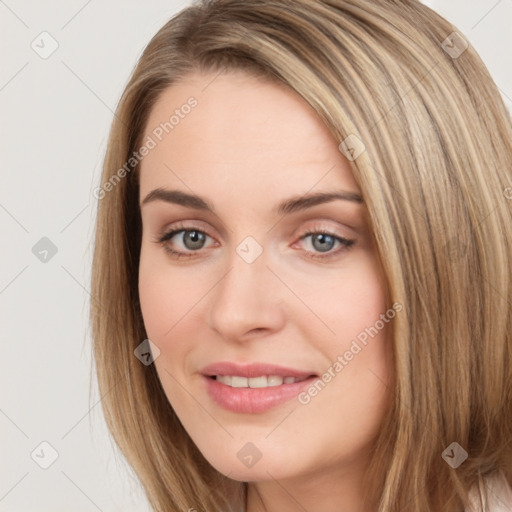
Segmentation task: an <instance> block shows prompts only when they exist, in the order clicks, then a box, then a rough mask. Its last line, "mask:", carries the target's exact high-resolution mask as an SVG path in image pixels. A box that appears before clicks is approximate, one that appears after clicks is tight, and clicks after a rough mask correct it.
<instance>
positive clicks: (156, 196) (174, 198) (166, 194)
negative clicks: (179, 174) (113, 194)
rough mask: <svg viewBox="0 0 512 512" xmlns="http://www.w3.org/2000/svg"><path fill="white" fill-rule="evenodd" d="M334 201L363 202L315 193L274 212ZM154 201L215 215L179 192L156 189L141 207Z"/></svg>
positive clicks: (339, 194) (195, 198)
mask: <svg viewBox="0 0 512 512" xmlns="http://www.w3.org/2000/svg"><path fill="white" fill-rule="evenodd" d="M334 200H342V201H350V202H354V203H359V204H362V202H363V200H362V198H361V196H360V195H359V194H356V193H355V192H348V191H337V192H316V193H314V194H309V195H302V196H295V197H291V198H290V199H287V200H286V201H283V202H282V203H280V204H279V205H278V206H277V207H276V208H275V209H274V211H275V213H277V214H278V215H287V214H290V213H294V212H297V211H300V210H305V209H307V208H312V207H313V206H317V205H319V204H324V203H329V202H331V201H334ZM154 201H164V202H166V203H172V204H177V205H180V206H185V207H188V208H193V209H195V210H202V211H207V212H211V213H214V214H215V209H214V208H213V206H212V205H210V204H209V203H208V202H207V201H206V200H205V199H203V198H202V197H199V196H196V195H194V194H188V193H186V192H182V191H180V190H168V189H164V188H156V189H154V190H152V191H151V192H150V193H149V194H148V195H147V196H146V197H145V198H144V200H143V201H142V206H144V205H145V204H148V203H151V202H154Z"/></svg>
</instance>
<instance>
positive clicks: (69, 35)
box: [0, 0, 512, 512]
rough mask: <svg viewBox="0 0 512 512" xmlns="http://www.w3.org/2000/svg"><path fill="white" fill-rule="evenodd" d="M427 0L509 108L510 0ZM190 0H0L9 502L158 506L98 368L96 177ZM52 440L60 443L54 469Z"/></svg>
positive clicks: (28, 507)
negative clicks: (42, 246) (113, 423)
mask: <svg viewBox="0 0 512 512" xmlns="http://www.w3.org/2000/svg"><path fill="white" fill-rule="evenodd" d="M426 3H427V4H428V5H429V6H430V7H433V8H434V9H436V10H437V11H438V12H439V13H440V14H442V15H443V16H445V17H446V18H448V19H449V20H450V21H452V22H453V23H454V24H455V25H456V26H457V27H458V28H459V29H460V31H461V32H462V33H463V34H464V35H465V36H466V37H467V38H468V39H469V41H470V42H471V43H472V44H473V45H474V46H475V48H476V49H477V51H478V52H479V53H480V54H481V56H482V58H483V60H484V61H485V62H486V64H487V65H488V67H489V69H490V71H491V74H492V75H493V77H494V79H495V81H496V83H497V85H498V87H499V88H500V90H501V92H502V94H503V97H504V99H505V101H506V103H507V106H508V108H509V110H512V99H511V98H512V65H511V62H510V55H511V54H512V32H511V31H510V27H511V26H512V0H499V1H488V0H474V1H472V2H465V1H464V0H449V1H447V0H445V1H442V0H437V1H435V0H432V1H429V2H426ZM187 5H189V2H187V1H185V2H178V1H170V0H166V1H164V0H153V1H151V2H142V1H135V0H129V1H127V0H124V1H121V0H108V1H103V2H100V1H99V0H89V1H85V0H73V1H68V2H65V1H64V0H55V1H47V2H41V1H35V0H30V1H21V0H5V1H2V0H0V52H1V63H2V66H1V69H0V108H1V120H2V122H1V128H0V129H1V132H0V144H1V146H0V149H1V168H2V170H1V173H0V177H1V184H0V222H1V226H2V238H1V248H2V250H1V258H2V260H1V261H2V265H1V267H0V311H1V323H0V329H1V338H0V340H1V350H2V352H1V354H2V357H1V369H0V372H1V398H0V429H1V452H0V456H1V460H2V465H1V470H0V510H1V511H3V512H8V511H9V512H25V511H26V512H33V511H37V512H46V511H51V512H54V511H64V510H66V511H69V510H73V511H74V512H82V511H83V512H89V511H92V512H94V511H97V510H100V511H103V512H113V511H124V512H131V511H138V512H144V511H147V510H149V506H148V504H147V502H146V501H145V498H144V497H143V493H142V491H141V489H140V488H139V487H138V484H137V483H136V480H135V479H134V477H133V474H132V473H131V471H130V470H129V468H127V467H126V465H125V463H124V462H123V460H122V459H121V458H120V457H119V455H118V454H117V452H116V450H115V448H114V447H113V446H112V444H111V442H110V440H109V437H108V434H107V430H106V427H105V425H104V420H103V417H102V414H101V405H100V403H99V401H100V396H99V393H98V391H97V388H96V382H95V379H94V374H91V370H90V369H91V341H90V328H89V325H88V307H89V306H88V302H89V299H90V297H89V291H88V290H89V280H90V266H91V254H92V253H91V250H92V241H93V234H94V220H95V214H96V210H95V209H96V205H97V201H96V199H95V198H94V196H93V195H92V190H93V189H94V187H96V186H97V185H98V183H99V178H100V172H101V164H102V159H103V157H104V154H105V146H106V140H107V135H108V130H109V127H110V122H111V120H112V117H113V111H114V110H115V107H116V104H117V101H118V100H119V97H120V94H121V92H122V89H123V87H124V85H125V83H126V81H127V79H128V76H129V74H130V73H131V71H132V69H133V67H134V65H135V63H136V60H137V58H138V57H139V55H140V54H141V52H142V50H143V49H144V47H145V46H146V44H147V43H148V42H149V40H150V39H151V37H152V36H153V35H154V34H155V33H156V31H157V30H158V29H159V28H160V27H161V26H162V25H163V24H164V23H165V22H166V21H167V20H168V19H169V18H170V17H171V16H172V15H173V14H174V13H176V12H178V11H179V10H181V9H182V8H183V7H185V6H187ZM43 31H47V32H49V33H50V34H51V36H52V37H53V38H54V39H55V40H56V41H57V42H58V48H57V50H56V51H55V52H54V53H53V54H52V55H51V56H49V57H48V58H47V59H43V58H41V57H40V56H39V55H38V53H36V51H34V50H33V49H32V47H31V44H32V41H34V40H35V43H34V44H39V47H40V49H39V51H43V48H41V47H42V45H43V43H41V42H40V41H41V37H47V36H40V34H41V32H43ZM44 48H45V49H46V50H48V49H49V48H50V39H45V43H44ZM43 237H47V238H49V239H50V240H51V242H52V243H53V244H54V245H55V246H56V248H57V253H56V254H55V255H54V256H53V257H50V256H51V253H50V254H49V255H48V256H47V260H48V261H46V262H42V261H40V259H38V258H37V257H36V255H35V254H34V253H33V250H32V248H33V247H34V246H35V245H36V243H38V242H39V240H40V239H41V238H43ZM41 256H44V254H42V255H41ZM91 375H92V377H93V378H92V379H91ZM43 441H45V442H47V443H50V445H51V446H52V447H53V449H55V450H56V452H57V453H58V458H57V459H56V460H55V462H54V463H53V464H52V465H51V466H49V467H48V468H47V469H43V468H41V467H40V465H39V464H43V465H44V464H45V463H46V464H48V463H50V462H51V461H52V449H51V448H48V447H47V446H45V445H42V446H41V445H40V443H41V442H43ZM34 450H35V451H34ZM31 453H33V458H32V457H31Z"/></svg>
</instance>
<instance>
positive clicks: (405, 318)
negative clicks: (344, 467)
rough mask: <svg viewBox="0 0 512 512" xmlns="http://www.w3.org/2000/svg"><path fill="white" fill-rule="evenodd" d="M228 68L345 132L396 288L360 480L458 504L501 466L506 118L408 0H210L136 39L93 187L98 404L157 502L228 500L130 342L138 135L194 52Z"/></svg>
mask: <svg viewBox="0 0 512 512" xmlns="http://www.w3.org/2000/svg"><path fill="white" fill-rule="evenodd" d="M234 69H243V70H245V71H247V73H251V74H253V75H254V76H261V77H266V78H267V79H268V80H271V81H273V82H275V83H278V84H283V85H284V86H286V87H289V88H290V89H291V90H293V91H295V92H296V93H297V94H299V95H300V96H301V97H302V98H303V99H304V100H305V101H306V102H307V103H308V104H309V105H311V106H312V107H313V108H314V109H315V111H316V112H317V114H318V115H319V116H320V118H321V119H322V120H323V122H324V123H325V125H326V126H327V127H328V129H329V130H330V132H331V133H332V134H333V136H334V137H335V138H336V140H337V141H338V142H339V143H340V150H341V151H343V152H344V154H345V155H346V156H347V159H348V161H349V163H350V166H351V169H352V172H353V175H354V178H355V180H356V182H357V184H358V186H359V187H360V190H361V193H362V197H363V201H364V203H365V204H366V206H367V209H368V213H369V221H370V227H371V230H372V232H373V236H374V238H375V241H376V246H377V251H378V254H379V257H380V260H381V262H382V265H383V270H384V273H385V277H386V282H387V294H388V297H389V301H390V303H394V302H399V303H401V304H402V305H403V311H402V312H401V314H400V315H397V317H396V318H395V319H394V323H393V329H392V331H391V343H392V347H393V359H394V363H393V364H394V368H393V374H394V376H395V379H394V384H393V388H392V389H390V393H391V394H392V401H391V402H392V403H391V406H390V407H389V410H388V412H387V414H386V416H385V418H384V420H383V424H382V428H381V430H380V432H379V436H378V439H377V440H376V442H375V447H374V450H373V457H372V460H371V462H370V465H369V466H368V468H367V474H366V480H365V481H366V488H367V490H368V498H371V499H372V500H374V501H375V502H376V503H378V504H379V505H378V512H396V511H400V510H407V511H408V512H459V511H460V510H462V508H463V507H464V506H466V505H467V502H468V501H467V500H468V493H469V491H470V489H472V488H474V487H476V488H482V489H484V490H485V485H484V484H485V482H487V481H489V479H491V478H493V477H497V476H498V475H504V477H505V478H506V480H507V481H508V483H509V484H510V485H512V467H511V461H512V442H511V439H512V316H511V304H512V278H511V272H510V262H511V261H512V171H511V169H512V142H511V141H512V126H511V119H510V115H509V113H508V111H507V110H506V107H505V105H504V103H503V101H502V98H501V96H500V94H499V92H498V89H497V87H496V85H495V84H494V82H493V81H492V79H491V77H490V76H489V73H488V71H487V69H486V67H485V66H484V64H483V63H482V61H481V59H480V58H479V56H478V55H477V54H476V52H475V50H474V49H473V48H472V46H471V45H468V43H467V41H466V40H465V38H464V36H463V35H462V34H460V33H459V32H457V29H456V28H455V27H454V26H453V25H451V24H450V23H449V22H448V21H446V20H445V19H443V18H442V17H441V16H439V15H438V14H436V13H435V12H434V11H432V10H430V9H429V8H427V7H426V6H424V5H423V4H421V3H420V2H418V1H416V0H403V1H398V0H322V1H320V0H318V1H311V0H309V1H308V0H251V1H250V2H249V1H247V0H218V1H215V0H203V1H197V2H195V3H194V4H193V5H192V6H190V7H188V8H186V9H184V10H182V11H181V12H179V13H178V14H177V15H175V16H174V17H173V18H172V19H171V20H170V21H168V22H167V23H166V24H165V25H164V26H163V27H162V28H161V29H160V30H159V31H158V33H157V34H156V35H155V36H154V37H153V39H152V40H151V41H150V42H149V44H148V45H147V47H146V48H145V50H144V52H143V53H142V55H141V57H140V59H139V61H138V63H137V65H136V67H135V69H134V71H133V73H132V75H131V77H130V79H129V81H128V84H127V85H126V88H125V90H124V92H123V94H122V96H121V99H120V101H119V104H118V107H117V110H116V114H115V117H114V119H113V122H112V127H111V132H110V138H109V141H108V147H107V152H106V156H105V161H104V167H103V174H102V177H101V184H100V186H99V187H98V189H96V191H95V196H96V197H97V198H98V211H97V226H96V239H95V247H94V260H93V269H92V292H91V293H92V300H91V323H92V335H93V348H94V356H95V363H96V366H97V374H98V382H99V388H100V392H101V394H102V395H103V400H102V406H103V410H104V414H105V418H106V421H107V425H108V427H109V429H110V432H111V433H112V436H113V438H114V440H115V442H116V443H117V445H118V446H119V448H120V450H121V451H122V453H123V454H124V456H125V457H126V459H127V461H128V462H129V464H130V465H131V466H132V467H133V468H134V470H135V472H136V474H137V475H138V477H139V479H140V481H141V483H142V485H143V487H144V489H145V492H146V495H147V497H148V499H149V501H150V503H151V505H152V507H153V508H154V510H155V511H157V512H169V511H180V512H184V511H188V510H189V509H190V508H195V509H196V510H198V511H199V510H205V511H208V512H225V511H236V512H239V511H240V510H242V509H243V506H244V500H245V496H246V491H247V483H245V482H236V481H233V480H231V479H229V478H228V477H226V476H224V475H222V474H220V473H219V472H218V471H217V470H215V469H214V468H213V467H212V466H211V465H210V464H209V463H208V462H207V461H206V460H205V458H204V457H203V456H202V454H201V453H200V452H199V450H198V449H197V447H196V446H195V445H194V443H193V442H192V440H191V439H190V437H189V436H188V434H187V432H186V431H185V430H184V428H183V426H182V425H181V423H180V421H179V420H178V418H177V416H176V414H175V413H174V411H173V409H172V407H171V405H170V404H169V402H168V400H167V398H166V396H165V393H164V391H163V389H162V387H161V384H160V382H159V379H158V376H157V374H156V370H155V368H154V365H148V366H146V365H144V364H141V362H140V361H139V360H138V359H137V358H136V357H135V356H134V350H135V349H136V347H137V346H139V344H140V343H141V342H142V341H143V340H145V339H146V338H147V336H146V332H145V329H144V323H143V318H142V314H141V310H140V304H139V297H138V265H139V254H140V245H141V216H140V210H139V205H138V199H139V198H138V194H139V163H140V160H139V159H138V152H137V151H138V149H139V148H140V147H141V146H142V145H143V144H144V141H143V140H142V137H143V133H144V130H145V126H146V122H147V119H148V116H149V114H150V111H151V109H152V107H153V105H154V104H155V102H156V101H157V99H158V98H159V97H160V95H161V93H162V91H164V90H165V89H166V88H168V87H169V86H172V85H173V84H175V83H177V82H179V81H180V79H182V78H184V77H185V76H186V75H187V74H189V73H190V72H192V71H200V72H207V71H214V72H219V73H220V72H229V70H234ZM197 101H198V105H197V107H195V108H201V106H200V105H201V99H200V98H198V99H197ZM184 122H186V121H184ZM354 148H355V149H356V152H354ZM135 154H137V157H135V156H134V155H135ZM340 307H342V305H341V304H340ZM453 443H457V444H456V445H455V444H453ZM464 454H466V455H464ZM455 455H456V458H458V459H459V463H457V464H453V463H450V462H451V461H450V459H452V460H455ZM466 456H467V458H465V457H466ZM464 458H465V460H463V462H462V463H460V460H462V459H464ZM482 498H484V496H483V495H482Z"/></svg>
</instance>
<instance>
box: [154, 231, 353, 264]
mask: <svg viewBox="0 0 512 512" xmlns="http://www.w3.org/2000/svg"><path fill="white" fill-rule="evenodd" d="M191 231H195V232H197V233H201V234H202V235H206V236H208V237H210V238H213V237H211V236H210V235H209V234H208V233H206V232H205V231H203V230H201V229H197V228H194V227H190V226H186V227H185V226H183V225H178V226H176V227H175V228H174V229H172V230H171V231H169V232H167V233H164V234H163V235H161V236H159V237H158V238H157V239H156V240H152V241H153V242H154V243H157V244H160V245H162V246H163V248H164V250H165V251H166V252H167V253H168V254H169V255H170V256H171V257H172V258H175V259H183V258H185V259H188V258H193V257H195V256H194V253H198V252H200V249H199V250H197V251H189V252H186V253H185V252H181V251H175V250H174V249H171V248H170V247H169V245H168V244H167V242H168V241H169V240H170V239H172V238H173V237H174V236H175V235H177V234H179V233H187V232H191ZM311 235H313V236H314V235H328V236H330V237H332V238H334V239H335V241H337V242H339V243H340V244H341V245H342V247H341V248H339V249H338V250H336V251H333V252H327V253H325V254H321V253H312V252H311V251H306V252H307V253H308V255H309V257H310V258H312V259H316V260H324V261H325V260H328V259H331V258H333V257H335V256H337V255H338V254H339V253H340V252H342V251H348V250H350V249H351V248H352V246H353V245H354V244H355V240H352V239H348V238H344V237H341V236H338V235H335V234H334V233H331V232H330V231H328V230H321V229H313V230H311V231H308V232H307V233H304V234H303V235H302V236H301V237H300V238H299V240H304V239H305V238H307V237H308V236H311Z"/></svg>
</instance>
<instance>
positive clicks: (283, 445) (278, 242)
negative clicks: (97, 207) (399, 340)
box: [139, 72, 394, 481]
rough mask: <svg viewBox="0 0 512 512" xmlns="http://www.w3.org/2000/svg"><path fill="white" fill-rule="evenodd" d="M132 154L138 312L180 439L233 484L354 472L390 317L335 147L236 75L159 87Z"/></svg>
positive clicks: (374, 405)
mask: <svg viewBox="0 0 512 512" xmlns="http://www.w3.org/2000/svg"><path fill="white" fill-rule="evenodd" d="M191 97H193V98H191ZM187 105H188V107H187ZM171 116H174V118H172V119H171V121H169V120H170V118H171ZM165 123H167V125H166V124H165ZM148 137H149V138H151V140H152V141H153V142H150V139H149V138H148ZM143 140H144V141H145V143H147V147H148V148H149V151H147V153H148V154H147V156H145V157H144V159H143V160H142V163H141V176H140V204H141V214H142V221H143V235H142V247H141V255H140V256H141V257H140V274H139V292H140V301H141V308H142V314H143V318H144V323H145V327H146V331H147V335H148V338H149V339H150V340H151V341H152V342H153V343H154V345H156V346H157V347H158V349H159V351H160V353H159V354H158V351H155V355H156V356H157V357H156V359H155V362H154V364H155V365H156V370H157V372H158V375H159V378H160V380H161V383H162V386H163V389H164V390H165V393H166V395H167V398H168V400H169V402H170V404H171V405H172V407H173V409H174V411H175V412H176V414H177V416H178V417H179V419H180V421H181V423H182V424H183V427H184V428H185V429H186V430H187V432H188V434H189V435H190V437H191V438H192V439H193V441H194V443H195V444H196V445H197V447H198V448H199V450H200V451H201V452H202V453H203V454H204V456H205V457H206V459H207V460H208V461H209V462H210V463H211V464H212V465H213V466H214V467H215V468H217V469H218V470H219V471H220V472H222V473H223V474H225V475H228V476H229V477H230V478H232V479H235V480H240V481H263V480H269V479H271V478H275V479H277V480H282V479H286V478H292V477H296V476H301V475H302V476H312V475H313V474H315V473H318V474H319V473H323V474H325V472H326V471H337V472H339V471H341V472H346V471H348V470H353V469H354V468H355V467H356V466H360V464H361V462H362V461H364V460H366V456H367V454H368V448H369V443H370V442H371V441H372V439H373V438H374V437H375V436H376V434H377V432H378V430H379V426H380V424H381V422H382V418H383V414H384V411H385V407H386V404H387V401H388V398H389V396H388V389H389V388H388V386H389V382H390V379H391V377H392V376H391V373H390V367H391V365H390V358H389V357H388V356H389V353H390V352H389V343H388V342H387V340H386V336H385V333H386V331H387V328H386V325H387V324H388V323H389V322H390V321H392V320H391V318H392V317H393V316H394V310H392V309H388V308H387V307H386V304H385V300H384V296H385V289H384V280H383V277H382V273H381V270H380V265H379V261H378V258H377V255H376V251H375V248H374V246H373V244H372V237H371V233H370V232H369V228H368V224H367V217H366V210H365V206H364V204H363V203H361V202H359V201H358V200H357V196H358V195H360V190H359V189H358V187H357V185H356V182H355V181H354V178H353V176H352V174H351V170H350V167H349V164H348V161H347V160H346V158H345V157H344V156H343V154H342V153H341V152H340V150H339V149H338V145H337V142H336V140H335V139H334V138H333V137H332V136H331V134H330V133H329V131H328V130H327V128H326V127H325V126H324V125H323V123H322V122H321V120H320V118H319V117H318V116H317V114H316V113H315V112H314V110H313V109H312V108H311V107H310V106H309V105H308V104H307V103H305V102H304V100H302V99H301V98H300V97H299V96H298V95H296V93H294V92H292V91H290V90H288V89H285V88H283V87H279V86H277V85H272V84H270V83H268V82H265V81H262V80H261V79H257V78H254V77H251V76H249V75H247V74H245V73H242V72H230V73H227V74H223V75H220V76H217V77H216V78H215V75H213V74H194V75H189V76H188V77H187V78H186V79H185V80H183V81H181V82H180V83H178V84H176V85H174V86H172V87H170V88H168V89H167V90H166V91H165V92H164V93H163V95H162V96H161V98H160V99H159V101H158V103H157V104H156V105H155V107H154V109H153V110H152V111H151V114H150V117H149V120H148V123H147V126H146V131H145V133H144V138H143ZM155 190H159V191H160V192H159V193H157V192H153V191H155ZM320 194H327V195H330V194H338V195H337V196H336V197H334V196H329V197H330V199H329V200H327V199H328V196H320ZM322 197H323V200H322ZM173 232H174V234H173V235H172V236H171V235H167V234H169V233H173ZM315 233H316V234H315ZM162 238H166V240H165V241H164V242H162V243H157V242H156V241H157V240H160V239H162ZM171 251H172V252H171ZM141 341H142V340H141ZM215 376H218V377H217V378H216V377H215ZM329 377H330V378H329Z"/></svg>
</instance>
